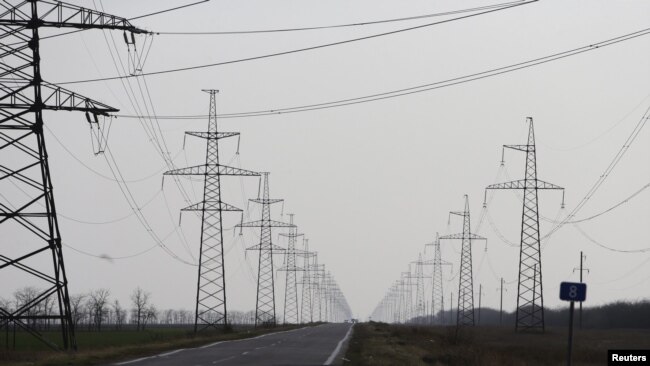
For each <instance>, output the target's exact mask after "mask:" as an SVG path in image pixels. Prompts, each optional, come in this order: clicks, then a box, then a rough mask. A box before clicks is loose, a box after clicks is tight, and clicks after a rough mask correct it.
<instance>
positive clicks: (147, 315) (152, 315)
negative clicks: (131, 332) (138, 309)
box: [142, 305, 158, 330]
mask: <svg viewBox="0 0 650 366" xmlns="http://www.w3.org/2000/svg"><path fill="white" fill-rule="evenodd" d="M143 314H144V318H143V322H142V330H144V326H145V325H146V324H153V323H154V322H155V321H157V320H158V309H156V307H155V306H153V305H150V306H148V307H147V308H146V309H144V312H143Z"/></svg>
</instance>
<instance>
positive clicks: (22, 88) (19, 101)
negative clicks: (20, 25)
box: [0, 66, 119, 115]
mask: <svg viewBox="0 0 650 366" xmlns="http://www.w3.org/2000/svg"><path fill="white" fill-rule="evenodd" d="M5 68H6V67H5V66H2V69H5ZM3 71H4V70H3ZM15 74H17V75H16V76H18V77H20V76H23V77H24V78H25V79H24V80H23V81H22V82H21V81H19V82H17V83H13V82H12V83H4V82H2V81H1V80H0V108H1V109H8V108H13V109H26V110H31V109H33V108H34V105H35V104H36V100H35V98H34V93H33V85H32V84H31V82H30V80H29V79H30V78H31V76H29V75H27V74H25V75H21V73H20V72H17V73H15ZM41 93H42V94H41V98H42V102H41V104H40V107H41V108H42V109H48V110H55V111H82V112H89V113H92V114H97V115H108V113H111V112H118V111H119V109H116V108H113V107H110V106H108V105H106V104H104V103H100V102H98V101H96V100H92V99H90V98H88V97H85V96H83V95H80V94H77V93H75V92H72V91H70V90H67V89H65V88H62V87H60V86H57V85H54V84H51V83H47V82H43V83H42V84H41Z"/></svg>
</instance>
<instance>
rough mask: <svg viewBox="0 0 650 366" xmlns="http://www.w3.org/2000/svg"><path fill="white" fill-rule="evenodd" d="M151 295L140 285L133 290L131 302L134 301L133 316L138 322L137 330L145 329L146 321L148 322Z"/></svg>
mask: <svg viewBox="0 0 650 366" xmlns="http://www.w3.org/2000/svg"><path fill="white" fill-rule="evenodd" d="M150 296H151V295H150V294H149V293H148V292H146V291H144V290H143V289H141V288H140V287H139V286H138V287H137V288H136V289H135V290H133V293H132V294H131V302H132V303H133V318H134V320H135V322H136V330H140V328H141V327H142V329H144V322H146V316H147V307H148V306H149V297H150Z"/></svg>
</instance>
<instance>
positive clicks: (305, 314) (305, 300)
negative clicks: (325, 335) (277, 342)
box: [298, 237, 316, 324]
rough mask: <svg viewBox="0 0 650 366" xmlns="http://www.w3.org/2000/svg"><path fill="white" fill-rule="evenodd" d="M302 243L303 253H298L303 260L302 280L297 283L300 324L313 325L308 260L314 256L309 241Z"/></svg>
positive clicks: (305, 239)
mask: <svg viewBox="0 0 650 366" xmlns="http://www.w3.org/2000/svg"><path fill="white" fill-rule="evenodd" d="M302 243H303V248H304V249H303V252H302V253H300V256H301V257H302V258H303V265H302V268H303V272H302V278H301V279H300V282H299V283H298V284H299V285H301V286H302V287H301V299H300V323H301V324H306V323H313V322H314V307H313V306H312V305H313V301H312V300H313V297H314V293H313V290H312V278H311V277H312V276H311V268H310V267H311V264H310V260H311V258H312V257H314V256H315V255H316V254H315V253H312V252H310V251H309V239H307V238H304V237H303V239H302Z"/></svg>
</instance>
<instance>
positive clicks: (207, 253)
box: [163, 89, 260, 332]
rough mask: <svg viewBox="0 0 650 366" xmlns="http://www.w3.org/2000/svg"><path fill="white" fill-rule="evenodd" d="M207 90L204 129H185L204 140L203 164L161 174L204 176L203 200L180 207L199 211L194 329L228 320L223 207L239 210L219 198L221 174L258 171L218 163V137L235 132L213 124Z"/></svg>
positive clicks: (212, 106) (212, 104)
mask: <svg viewBox="0 0 650 366" xmlns="http://www.w3.org/2000/svg"><path fill="white" fill-rule="evenodd" d="M204 91H205V92H206V93H208V94H210V112H209V118H208V131H207V132H197V131H187V132H185V134H187V135H189V136H194V137H199V138H202V139H205V140H206V141H207V144H206V145H207V147H206V153H205V164H203V165H197V166H193V167H188V168H180V169H174V170H170V171H167V172H165V173H163V176H165V175H198V176H203V177H204V182H203V200H202V201H201V202H198V203H195V204H193V205H190V206H188V207H185V208H183V209H181V212H183V211H199V212H201V245H200V249H199V253H200V254H199V271H198V280H197V288H196V308H195V316H194V331H195V332H197V331H199V330H202V329H206V328H219V327H223V326H224V325H226V324H228V317H227V311H226V281H225V275H226V269H225V265H224V260H223V222H222V213H223V211H236V212H237V211H239V212H241V209H239V208H237V207H234V206H232V205H230V204H228V203H225V202H223V201H222V200H221V176H222V175H241V176H259V175H260V173H256V172H252V171H248V170H243V169H238V168H233V167H229V166H226V165H221V164H220V163H219V140H220V139H223V138H227V137H233V136H238V135H239V132H219V131H218V126H217V105H216V94H217V93H218V92H219V91H218V90H213V89H210V90H204Z"/></svg>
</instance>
